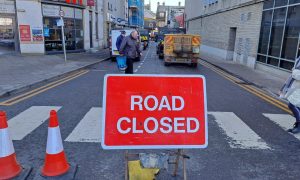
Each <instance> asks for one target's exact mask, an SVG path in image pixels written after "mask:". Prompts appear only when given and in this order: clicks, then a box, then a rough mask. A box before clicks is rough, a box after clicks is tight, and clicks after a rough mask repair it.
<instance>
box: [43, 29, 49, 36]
mask: <svg viewBox="0 0 300 180" xmlns="http://www.w3.org/2000/svg"><path fill="white" fill-rule="evenodd" d="M44 37H50V29H49V28H48V27H45V28H44Z"/></svg>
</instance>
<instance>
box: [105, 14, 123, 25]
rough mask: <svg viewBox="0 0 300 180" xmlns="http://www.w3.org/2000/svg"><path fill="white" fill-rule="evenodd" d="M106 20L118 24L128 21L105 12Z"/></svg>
mask: <svg viewBox="0 0 300 180" xmlns="http://www.w3.org/2000/svg"><path fill="white" fill-rule="evenodd" d="M107 18H108V19H107V21H109V22H112V23H115V24H118V25H126V24H128V22H127V21H126V20H125V19H122V18H117V17H115V16H114V15H112V14H109V13H107Z"/></svg>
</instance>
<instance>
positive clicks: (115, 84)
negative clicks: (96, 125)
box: [102, 75, 208, 149]
mask: <svg viewBox="0 0 300 180" xmlns="http://www.w3.org/2000/svg"><path fill="white" fill-rule="evenodd" d="M207 131H208V127H207V107H206V85H205V78H204V77H203V76H197V75H195V76H171V75H170V76H168V75H164V76H157V75H107V76H106V77H105V83H104V95H103V118H102V147H103V149H164V148H167V149H170V148H176V149H181V148H205V147H207V143H208V137H207Z"/></svg>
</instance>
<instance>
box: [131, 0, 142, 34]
mask: <svg viewBox="0 0 300 180" xmlns="http://www.w3.org/2000/svg"><path fill="white" fill-rule="evenodd" d="M128 8H129V20H128V22H129V25H130V26H134V27H139V28H143V27H144V8H145V7H144V0H128Z"/></svg>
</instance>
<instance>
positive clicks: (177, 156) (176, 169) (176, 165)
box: [173, 149, 181, 176]
mask: <svg viewBox="0 0 300 180" xmlns="http://www.w3.org/2000/svg"><path fill="white" fill-rule="evenodd" d="M180 152H181V150H180V149H178V151H177V153H176V160H175V169H174V173H173V176H177V171H178V165H179V158H180V154H181V153H180Z"/></svg>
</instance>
